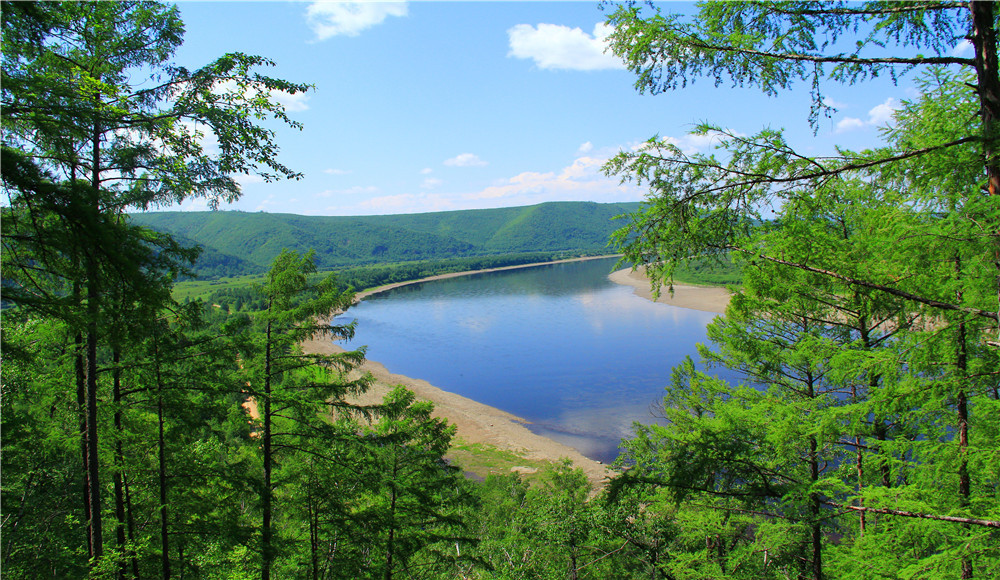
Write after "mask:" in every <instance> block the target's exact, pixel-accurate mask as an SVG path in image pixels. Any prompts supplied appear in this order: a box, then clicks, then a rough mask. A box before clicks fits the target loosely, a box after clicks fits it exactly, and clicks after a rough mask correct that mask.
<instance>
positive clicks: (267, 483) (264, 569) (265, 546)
mask: <svg viewBox="0 0 1000 580" xmlns="http://www.w3.org/2000/svg"><path fill="white" fill-rule="evenodd" d="M270 309H271V305H270V304H268V310H269V311H270ZM263 378H264V401H263V403H264V412H263V413H262V414H261V417H262V418H263V420H264V435H263V437H262V441H261V443H262V447H263V452H264V488H263V490H262V494H263V497H261V510H262V512H263V514H262V522H261V541H260V547H261V560H262V562H261V568H260V577H261V580H270V579H271V559H272V557H273V556H272V553H271V461H272V458H271V321H270V320H269V321H268V322H267V332H266V334H265V342H264V377H263Z"/></svg>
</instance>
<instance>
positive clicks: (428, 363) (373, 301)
mask: <svg viewBox="0 0 1000 580" xmlns="http://www.w3.org/2000/svg"><path fill="white" fill-rule="evenodd" d="M614 264H615V259H613V258H609V259H600V260H590V261H583V262H570V263H563V264H553V265H547V266H540V267H535V268H528V269H521V270H510V271H505V272H493V273H484V274H474V275H470V276H465V277H459V278H451V279H447V280H436V281H433V282H424V283H421V284H414V285H411V286H404V287H402V288H397V289H395V290H391V291H388V292H384V293H381V294H376V295H373V296H371V297H369V298H367V299H366V300H365V301H364V302H362V303H360V304H359V305H357V306H355V307H353V308H351V309H350V311H348V312H347V313H346V314H345V315H344V316H343V317H340V318H338V319H337V321H338V322H347V321H350V320H352V319H356V320H357V321H358V327H357V334H356V336H355V339H354V340H353V341H352V342H351V344H350V345H348V346H349V347H356V346H358V345H367V346H368V353H367V356H368V358H369V359H371V360H374V361H378V362H380V363H382V364H383V365H385V366H386V367H387V368H388V369H389V370H390V371H391V372H394V373H397V374H401V375H405V376H408V377H414V378H419V379H424V380H426V381H428V382H430V383H431V384H433V385H434V386H437V387H440V388H442V389H444V390H446V391H451V392H454V393H458V394H460V395H463V396H465V397H468V398H470V399H474V400H476V401H479V402H481V403H485V404H487V405H490V406H493V407H497V408H499V409H503V410H505V411H508V412H510V413H513V414H515V415H518V416H520V417H523V418H524V419H527V420H528V421H530V422H531V424H530V425H528V427H529V428H530V429H531V430H532V431H534V432H536V433H539V434H542V435H545V436H547V437H550V438H552V439H555V440H557V441H560V442H563V443H565V444H567V445H570V446H572V447H575V448H576V449H579V450H580V451H581V452H582V453H583V454H584V455H587V456H588V457H591V458H594V459H599V460H602V461H605V462H608V461H611V460H613V459H614V458H615V457H616V456H617V454H618V443H619V441H620V440H621V439H622V438H623V437H628V436H629V435H630V434H631V425H632V423H633V421H641V422H645V423H650V422H653V421H654V416H653V414H652V413H651V408H652V406H653V405H655V404H656V403H657V402H658V401H659V400H660V398H661V396H662V391H663V387H664V386H665V385H666V383H667V382H668V381H669V377H670V369H671V367H673V366H674V365H675V364H677V363H679V362H680V361H681V360H682V359H683V358H684V356H685V355H689V354H690V355H695V344H696V343H698V342H705V340H706V339H705V325H706V324H707V323H708V322H709V321H711V319H712V318H713V317H714V316H715V315H714V314H712V313H708V312H699V311H696V310H688V309H684V308H677V307H674V306H668V305H666V304H656V303H653V302H650V301H648V300H646V299H644V298H640V297H638V296H636V295H634V294H633V291H632V288H631V287H627V286H621V285H618V284H614V283H613V282H611V281H609V280H608V279H607V275H608V274H609V273H610V271H611V268H612V267H613V266H614Z"/></svg>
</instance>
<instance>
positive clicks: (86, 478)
mask: <svg viewBox="0 0 1000 580" xmlns="http://www.w3.org/2000/svg"><path fill="white" fill-rule="evenodd" d="M74 286H76V289H77V290H79V285H78V284H74ZM75 342H76V351H75V353H74V355H73V358H74V366H75V370H76V404H77V410H78V413H79V417H80V460H81V464H82V465H83V518H84V521H85V522H87V528H86V532H87V556H88V557H89V558H93V557H94V534H93V532H92V531H91V526H92V525H93V522H92V521H91V519H90V470H89V469H87V466H88V463H87V457H88V449H89V446H88V445H87V370H86V369H87V367H86V364H87V363H86V354H85V352H84V350H85V349H84V346H83V333H82V332H77V333H76V337H75Z"/></svg>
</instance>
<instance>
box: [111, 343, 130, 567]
mask: <svg viewBox="0 0 1000 580" xmlns="http://www.w3.org/2000/svg"><path fill="white" fill-rule="evenodd" d="M111 360H112V361H113V363H114V368H113V369H112V371H111V375H112V379H111V400H112V403H113V406H114V410H115V417H114V422H115V468H114V470H113V471H112V472H111V481H112V484H113V485H114V488H115V519H116V520H117V521H116V523H115V540H116V545H117V547H118V550H119V552H120V556H119V557H120V558H121V561H120V562H119V568H118V573H117V576H118V578H119V579H124V578H125V576H126V575H127V574H128V563H127V562H128V560H127V559H126V558H125V554H126V553H127V551H128V542H127V540H126V538H125V527H126V523H125V489H124V485H123V483H122V473H123V472H124V471H125V453H124V449H123V446H122V437H123V436H124V429H122V410H121V402H122V395H121V391H122V389H121V386H122V385H121V381H122V372H121V368H120V367H119V366H118V365H119V364H120V363H121V353H120V352H119V350H118V347H117V346H116V347H114V349H113V351H112V353H111Z"/></svg>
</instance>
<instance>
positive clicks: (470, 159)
mask: <svg viewBox="0 0 1000 580" xmlns="http://www.w3.org/2000/svg"><path fill="white" fill-rule="evenodd" d="M444 164H445V165H449V166H451V167H482V166H483V165H486V164H487V163H486V162H485V161H483V160H482V159H480V158H479V156H478V155H475V154H474V153H462V154H461V155H457V156H455V157H452V158H451V159H446V160H445V161H444Z"/></svg>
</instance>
